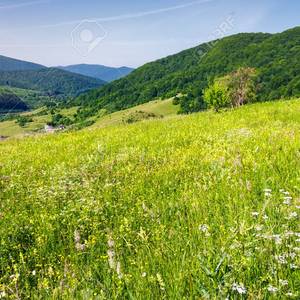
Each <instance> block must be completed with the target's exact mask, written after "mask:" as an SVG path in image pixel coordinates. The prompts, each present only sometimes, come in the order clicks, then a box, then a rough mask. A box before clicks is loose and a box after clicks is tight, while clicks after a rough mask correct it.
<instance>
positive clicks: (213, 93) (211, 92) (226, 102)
mask: <svg viewBox="0 0 300 300" xmlns="http://www.w3.org/2000/svg"><path fill="white" fill-rule="evenodd" d="M204 101H205V102H206V104H207V106H208V107H212V108H214V110H215V111H219V110H220V108H222V107H228V106H230V105H231V99H230V92H229V89H228V86H227V85H226V84H225V83H224V80H220V79H218V80H215V81H214V82H213V84H212V85H210V86H209V87H208V88H207V89H206V90H205V91H204Z"/></svg>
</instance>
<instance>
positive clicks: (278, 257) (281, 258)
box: [275, 255, 287, 265]
mask: <svg viewBox="0 0 300 300" xmlns="http://www.w3.org/2000/svg"><path fill="white" fill-rule="evenodd" d="M275 259H276V260H277V262H278V263H279V264H281V265H285V264H287V260H286V256H285V255H276V256H275Z"/></svg>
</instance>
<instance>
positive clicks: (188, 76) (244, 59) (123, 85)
mask: <svg viewBox="0 0 300 300" xmlns="http://www.w3.org/2000/svg"><path fill="white" fill-rule="evenodd" d="M299 58H300V27H296V28H293V29H290V30H287V31H285V32H282V33H277V34H267V33H241V34H237V35H233V36H229V37H225V38H223V39H220V40H216V41H214V42H210V43H205V44H201V45H199V46H197V47H195V48H192V49H188V50H185V51H182V52H180V53H178V54H176V55H172V56H168V57H166V58H163V59H160V60H157V61H155V62H152V63H148V64H146V65H144V66H142V67H140V68H138V69H136V70H135V71H134V72H132V73H131V74H130V75H128V76H127V77H125V78H122V79H120V80H117V81H114V82H112V83H110V84H107V85H105V86H104V87H102V88H100V89H97V90H92V91H90V92H89V93H87V94H83V95H81V96H80V97H79V98H78V99H77V100H76V101H75V102H76V103H77V104H78V105H84V106H86V108H87V109H89V110H90V112H91V113H92V112H96V111H97V110H99V109H103V108H105V109H107V110H109V111H116V110H121V109H124V108H128V107H132V106H135V105H137V104H141V103H145V102H148V101H151V100H153V99H157V98H170V97H174V96H176V95H178V94H184V95H188V96H189V97H185V98H188V99H187V100H186V101H183V102H182V103H181V107H182V111H185V112H193V111H196V110H199V109H201V108H203V107H204V106H205V104H204V101H203V89H205V88H206V87H207V86H208V84H209V82H210V81H211V80H213V79H214V78H216V77H220V76H224V75H225V74H228V73H230V72H232V71H235V70H237V69H238V68H239V67H252V68H255V69H256V70H257V71H258V80H257V81H258V82H257V88H258V91H257V100H258V101H268V100H275V99H279V98H291V97H300V59H299ZM190 95H191V96H190Z"/></svg>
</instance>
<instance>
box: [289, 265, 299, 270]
mask: <svg viewBox="0 0 300 300" xmlns="http://www.w3.org/2000/svg"><path fill="white" fill-rule="evenodd" d="M290 269H292V270H296V269H299V267H298V266H297V265H295V264H290Z"/></svg>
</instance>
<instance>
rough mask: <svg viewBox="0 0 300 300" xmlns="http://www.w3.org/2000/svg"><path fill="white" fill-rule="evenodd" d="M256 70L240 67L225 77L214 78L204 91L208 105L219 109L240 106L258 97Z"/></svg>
mask: <svg viewBox="0 0 300 300" xmlns="http://www.w3.org/2000/svg"><path fill="white" fill-rule="evenodd" d="M255 78H256V71H255V69H253V68H247V67H246V68H239V69H238V70H237V71H234V72H232V73H230V74H228V75H226V76H224V77H221V78H217V79H215V80H214V82H213V83H212V85H210V86H209V87H208V88H207V89H206V90H205V91H204V100H205V102H206V103H207V105H208V107H213V108H214V109H215V110H216V111H218V110H219V109H220V108H222V107H229V106H231V107H239V106H241V105H244V104H245V103H247V102H251V101H254V100H255V99H256V86H255Z"/></svg>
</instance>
